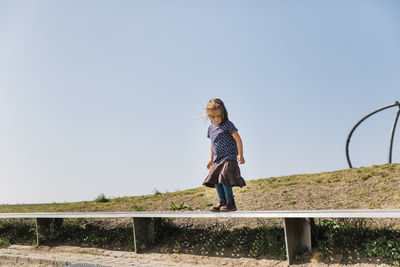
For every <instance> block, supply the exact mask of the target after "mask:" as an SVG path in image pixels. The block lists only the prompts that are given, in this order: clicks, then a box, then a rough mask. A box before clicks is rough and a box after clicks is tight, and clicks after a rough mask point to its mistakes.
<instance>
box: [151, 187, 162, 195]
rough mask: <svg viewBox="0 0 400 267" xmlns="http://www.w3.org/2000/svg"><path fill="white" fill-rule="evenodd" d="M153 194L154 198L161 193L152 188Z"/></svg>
mask: <svg viewBox="0 0 400 267" xmlns="http://www.w3.org/2000/svg"><path fill="white" fill-rule="evenodd" d="M153 193H154V195H155V196H159V195H162V193H161V192H160V191H158V189H157V188H154V189H153Z"/></svg>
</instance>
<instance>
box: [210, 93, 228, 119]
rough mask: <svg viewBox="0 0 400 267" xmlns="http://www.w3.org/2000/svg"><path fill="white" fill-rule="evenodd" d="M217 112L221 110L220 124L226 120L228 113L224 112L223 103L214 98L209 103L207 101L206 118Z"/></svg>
mask: <svg viewBox="0 0 400 267" xmlns="http://www.w3.org/2000/svg"><path fill="white" fill-rule="evenodd" d="M217 110H221V120H222V122H225V121H226V120H228V111H227V110H226V108H225V105H224V102H222V100H221V99H219V98H214V99H211V100H210V101H208V104H207V107H206V116H207V117H210V115H211V114H212V113H214V112H215V111H217Z"/></svg>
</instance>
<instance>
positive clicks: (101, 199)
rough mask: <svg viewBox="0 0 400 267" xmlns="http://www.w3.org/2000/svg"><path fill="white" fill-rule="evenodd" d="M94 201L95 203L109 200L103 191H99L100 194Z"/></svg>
mask: <svg viewBox="0 0 400 267" xmlns="http://www.w3.org/2000/svg"><path fill="white" fill-rule="evenodd" d="M95 201H96V202H97V203H106V202H110V199H109V198H107V197H106V196H105V195H104V194H103V193H101V194H100V195H98V196H97V198H96V200H95Z"/></svg>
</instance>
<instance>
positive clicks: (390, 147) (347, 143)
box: [346, 101, 400, 168]
mask: <svg viewBox="0 0 400 267" xmlns="http://www.w3.org/2000/svg"><path fill="white" fill-rule="evenodd" d="M395 106H398V107H399V109H398V110H397V114H396V118H395V119H394V122H393V126H392V134H391V136H390V146H389V163H392V149H393V138H394V133H395V131H396V125H397V121H398V119H399V115H400V103H399V102H398V101H396V102H395V103H394V104H392V105H388V106H385V107H382V108H380V109H377V110H375V111H374V112H371V113H369V114H368V115H367V116H365V117H364V118H362V119H361V120H360V121H359V122H357V124H356V125H355V126H354V127H353V129H351V131H350V134H349V136H348V137H347V141H346V157H347V163H349V168H353V166H352V165H351V161H350V156H349V144H350V138H351V136H352V135H353V132H354V131H355V129H356V128H357V127H358V125H360V124H361V123H362V122H363V121H364V120H365V119H367V118H369V117H370V116H372V115H374V114H375V113H378V112H379V111H382V110H385V109H388V108H391V107H395Z"/></svg>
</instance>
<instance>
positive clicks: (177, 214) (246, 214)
mask: <svg viewBox="0 0 400 267" xmlns="http://www.w3.org/2000/svg"><path fill="white" fill-rule="evenodd" d="M1 218H400V209H391V210H372V209H371V210H355V209H354V210H270V211H269V210H262V211H261V210H260V211H245V210H242V211H234V212H211V211H159V212H158V211H157V212H156V211H155V212H150V211H143V212H37V213H0V219H1Z"/></svg>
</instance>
